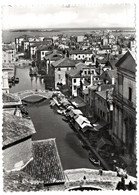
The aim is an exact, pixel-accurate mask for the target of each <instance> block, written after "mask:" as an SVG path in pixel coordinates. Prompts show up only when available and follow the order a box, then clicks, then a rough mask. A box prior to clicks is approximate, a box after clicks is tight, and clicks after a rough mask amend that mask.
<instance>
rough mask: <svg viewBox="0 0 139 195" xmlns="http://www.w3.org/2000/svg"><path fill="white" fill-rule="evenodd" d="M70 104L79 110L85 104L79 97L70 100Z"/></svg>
mask: <svg viewBox="0 0 139 195" xmlns="http://www.w3.org/2000/svg"><path fill="white" fill-rule="evenodd" d="M70 102H71V103H72V105H74V106H75V107H76V108H81V107H84V106H86V104H85V103H84V101H83V100H82V99H80V98H79V97H76V98H73V99H71V100H70Z"/></svg>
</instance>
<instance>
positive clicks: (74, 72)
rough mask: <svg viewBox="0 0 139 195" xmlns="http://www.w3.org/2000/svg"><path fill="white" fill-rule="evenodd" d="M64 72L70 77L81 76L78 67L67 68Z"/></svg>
mask: <svg viewBox="0 0 139 195" xmlns="http://www.w3.org/2000/svg"><path fill="white" fill-rule="evenodd" d="M66 74H67V75H69V76H70V77H74V78H75V77H76V78H78V77H81V75H80V70H79V69H77V68H76V69H72V70H68V71H67V72H66Z"/></svg>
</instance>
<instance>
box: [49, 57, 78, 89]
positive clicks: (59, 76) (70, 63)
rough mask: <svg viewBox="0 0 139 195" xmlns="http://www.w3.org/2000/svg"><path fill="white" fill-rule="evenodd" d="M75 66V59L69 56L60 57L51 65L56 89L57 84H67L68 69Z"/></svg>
mask: <svg viewBox="0 0 139 195" xmlns="http://www.w3.org/2000/svg"><path fill="white" fill-rule="evenodd" d="M74 68H75V61H74V60H71V59H69V58H63V59H60V60H58V61H56V62H54V63H52V65H51V74H52V75H54V83H55V86H54V87H55V89H56V88H57V85H58V84H60V85H65V84H66V76H65V75H66V71H67V70H71V69H74Z"/></svg>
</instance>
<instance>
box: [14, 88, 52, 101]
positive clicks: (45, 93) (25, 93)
mask: <svg viewBox="0 0 139 195" xmlns="http://www.w3.org/2000/svg"><path fill="white" fill-rule="evenodd" d="M53 93H54V91H49V90H41V89H38V90H35V89H34V90H25V91H20V92H17V93H14V94H15V95H17V96H19V97H20V99H21V100H23V99H25V98H28V97H31V96H40V97H42V98H46V99H49V98H51V97H52V94H53Z"/></svg>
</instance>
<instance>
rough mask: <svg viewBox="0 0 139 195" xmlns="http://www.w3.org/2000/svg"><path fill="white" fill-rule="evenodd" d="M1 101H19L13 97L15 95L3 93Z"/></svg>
mask: <svg viewBox="0 0 139 195" xmlns="http://www.w3.org/2000/svg"><path fill="white" fill-rule="evenodd" d="M2 99H3V103H8V102H19V101H20V98H19V97H18V96H15V95H13V94H10V93H3V94H2Z"/></svg>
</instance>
